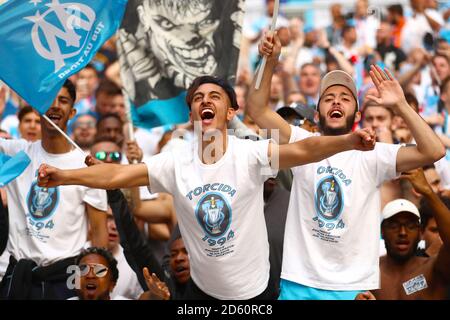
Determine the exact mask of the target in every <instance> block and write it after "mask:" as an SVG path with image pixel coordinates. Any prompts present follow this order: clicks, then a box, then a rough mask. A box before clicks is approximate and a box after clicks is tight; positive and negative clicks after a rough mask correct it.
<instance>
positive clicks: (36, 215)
mask: <svg viewBox="0 0 450 320" xmlns="http://www.w3.org/2000/svg"><path fill="white" fill-rule="evenodd" d="M58 202H59V190H58V188H41V187H39V186H38V185H37V181H35V182H33V184H32V185H31V187H30V192H29V193H28V197H27V206H28V212H29V213H30V216H31V218H32V219H33V220H44V219H48V218H50V217H51V216H52V214H53V212H54V211H55V209H56V207H57V206H58Z"/></svg>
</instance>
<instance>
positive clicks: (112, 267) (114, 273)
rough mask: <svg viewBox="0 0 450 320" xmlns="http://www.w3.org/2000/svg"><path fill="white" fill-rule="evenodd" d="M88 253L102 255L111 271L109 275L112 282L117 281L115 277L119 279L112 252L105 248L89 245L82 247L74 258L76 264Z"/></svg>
mask: <svg viewBox="0 0 450 320" xmlns="http://www.w3.org/2000/svg"><path fill="white" fill-rule="evenodd" d="M90 254H97V255H99V256H102V257H103V258H105V260H106V261H107V263H108V265H107V267H108V268H109V271H111V276H112V280H113V282H115V283H116V282H117V279H119V269H117V260H116V259H115V258H114V256H113V255H112V253H111V252H110V251H109V250H106V249H105V248H100V247H90V248H87V249H84V250H83V251H81V253H80V254H79V255H78V257H77V258H76V259H75V263H76V264H77V265H79V264H80V261H81V259H83V258H84V257H86V256H88V255H90Z"/></svg>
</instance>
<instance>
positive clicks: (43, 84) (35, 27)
mask: <svg viewBox="0 0 450 320" xmlns="http://www.w3.org/2000/svg"><path fill="white" fill-rule="evenodd" d="M126 4H127V0H95V1H92V0H14V1H8V2H6V3H5V4H3V5H1V6H0V57H1V59H0V78H1V79H2V80H3V81H4V82H5V83H6V84H7V85H8V86H9V87H11V88H12V89H13V90H14V91H16V92H17V93H18V94H19V95H20V96H21V97H22V98H23V99H25V100H26V101H27V102H28V103H29V104H30V105H32V106H33V107H34V108H35V109H36V110H38V111H39V112H40V113H45V112H46V111H47V110H48V108H49V107H50V105H51V103H52V101H53V100H54V98H55V97H56V95H57V94H58V91H59V90H60V89H61V87H62V85H63V84H64V81H65V80H66V79H67V78H68V77H69V76H71V75H72V74H74V73H76V72H78V71H79V70H80V69H82V68H83V67H84V66H86V65H87V64H88V63H89V61H90V60H91V59H92V58H93V57H94V55H95V53H96V52H97V51H98V49H100V47H101V46H102V44H103V43H104V42H105V41H106V40H108V39H109V38H110V37H111V36H112V35H113V34H114V33H115V32H116V30H117V29H118V27H119V25H120V23H121V21H122V18H123V14H124V12H125V8H126Z"/></svg>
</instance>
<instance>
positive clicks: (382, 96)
mask: <svg viewBox="0 0 450 320" xmlns="http://www.w3.org/2000/svg"><path fill="white" fill-rule="evenodd" d="M370 69H371V70H370V77H371V78H372V81H373V83H374V84H375V87H376V88H377V90H378V93H379V97H376V96H374V95H372V94H368V95H367V96H366V98H367V99H369V100H371V101H373V102H375V103H376V104H378V105H382V106H384V107H387V108H392V109H393V110H395V109H396V108H397V107H398V106H399V105H400V104H401V103H403V102H405V103H406V99H405V94H404V93H403V89H402V87H401V86H400V83H398V81H397V80H395V79H394V77H393V76H392V74H391V72H390V71H389V70H388V69H384V72H383V70H381V68H380V67H379V66H374V65H372V66H371V67H370Z"/></svg>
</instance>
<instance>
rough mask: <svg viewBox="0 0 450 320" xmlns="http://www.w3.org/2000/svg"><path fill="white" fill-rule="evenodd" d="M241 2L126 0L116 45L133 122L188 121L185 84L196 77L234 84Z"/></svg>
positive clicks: (148, 125)
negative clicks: (207, 76)
mask: <svg viewBox="0 0 450 320" xmlns="http://www.w3.org/2000/svg"><path fill="white" fill-rule="evenodd" d="M244 2H245V1H244V0H226V1H225V0H154V1H149V0H129V2H128V7H127V11H126V13H125V16H124V18H123V22H122V25H121V27H120V30H119V39H118V45H117V47H118V53H119V61H120V66H121V77H122V83H123V85H124V87H125V91H126V92H127V94H128V95H129V100H130V101H131V106H132V109H131V114H132V117H133V124H134V125H135V126H139V127H146V128H152V127H157V126H162V125H166V124H176V123H183V122H187V121H188V119H189V109H188V106H187V104H186V103H185V96H186V89H187V88H188V87H189V85H190V84H191V83H192V81H193V79H195V78H196V77H198V76H202V75H212V76H218V77H221V78H225V79H227V80H228V81H229V82H230V83H231V84H233V83H234V81H235V77H236V70H237V61H238V57H239V48H240V40H241V32H242V22H243V16H244V4H245V3H244Z"/></svg>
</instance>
